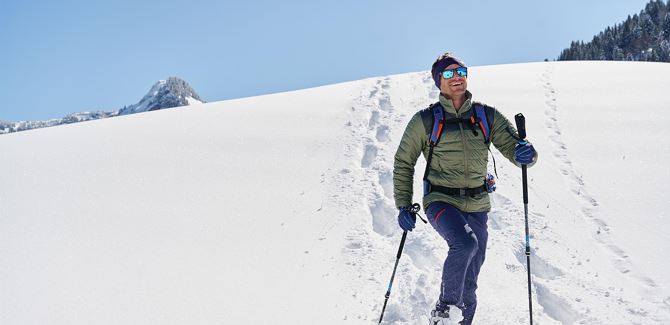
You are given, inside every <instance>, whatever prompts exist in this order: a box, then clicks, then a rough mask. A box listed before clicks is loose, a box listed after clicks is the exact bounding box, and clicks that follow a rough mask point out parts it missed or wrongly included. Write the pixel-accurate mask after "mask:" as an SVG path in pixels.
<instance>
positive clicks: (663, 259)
mask: <svg viewBox="0 0 670 325" xmlns="http://www.w3.org/2000/svg"><path fill="white" fill-rule="evenodd" d="M668 85H670V64H663V63H638V62H546V63H532V64H515V65H500V66H485V67H473V68H471V76H470V80H469V86H470V87H469V88H470V90H471V91H472V92H473V93H474V94H475V97H476V99H478V100H481V101H484V102H487V103H489V104H491V105H494V106H496V107H497V108H499V109H500V110H501V111H503V112H504V113H505V114H506V115H507V116H508V117H510V118H511V117H512V116H513V115H514V114H516V113H518V112H523V113H524V115H525V116H526V119H527V125H528V135H529V139H530V140H532V141H533V143H534V144H535V146H536V148H537V149H538V150H539V152H540V161H539V162H538V164H537V165H536V166H535V167H533V168H531V169H530V170H529V178H530V206H529V210H530V216H529V218H530V227H531V236H532V238H531V245H532V249H533V251H532V254H533V255H532V257H531V258H532V262H531V267H532V272H533V302H534V320H535V321H536V323H537V324H667V323H670V290H669V288H670V278H669V277H668V276H667V271H666V269H667V268H668V266H670V262H668V261H667V256H668V254H667V252H668V250H669V249H670V244H669V243H670V241H669V239H670V238H669V237H670V236H668V235H667V232H666V231H665V230H666V228H667V226H669V225H670V220H669V219H668V214H667V212H666V211H667V210H666V209H665V206H666V205H667V203H668V202H669V201H670V200H669V199H670V194H668V193H667V192H666V191H664V190H663V185H664V183H665V182H666V181H668V180H670V172H669V171H668V168H667V167H664V166H662V164H664V163H665V162H667V161H668V159H670V149H669V147H668V144H667V143H666V142H664V141H662V139H666V138H667V137H668V136H669V135H670V131H668V128H667V127H666V126H667V125H668V122H670V121H669V119H670V118H669V117H668V115H667V114H665V112H664V110H665V109H666V108H667V107H668V106H669V104H670V98H668V96H667V95H666V93H667V90H666V88H667V86H668ZM436 96H437V91H436V89H434V85H433V82H432V80H431V79H430V76H429V73H427V72H420V73H409V74H402V75H395V76H388V77H380V78H371V79H366V80H360V81H354V82H348V83H342V84H336V85H331V86H325V87H319V88H313V89H305V90H301V91H295V92H287V93H280V94H274V95H267V96H260V97H253V98H244V99H239V100H231V101H223V102H216V103H208V104H204V105H202V106H201V107H200V108H199V109H198V110H164V111H156V112H151V113H144V114H135V115H129V116H121V117H118V118H115V119H105V120H97V121H93V122H86V123H78V124H72V125H65V126H59V127H54V128H48V129H39V130H32V131H26V132H21V133H14V134H7V135H4V136H2V137H0V152H2V154H3V156H2V160H0V171H2V172H0V184H1V185H2V186H0V323H1V324H92V323H93V324H148V323H154V324H185V323H188V324H241V323H249V322H258V320H259V319H260V320H263V322H272V323H273V324H314V323H319V324H340V323H351V324H371V323H376V321H377V320H378V317H379V313H380V312H381V305H382V303H383V300H384V293H385V292H386V288H387V284H388V280H389V277H390V275H391V271H392V267H393V263H394V261H395V254H396V250H397V245H398V243H399V240H400V234H401V232H400V231H399V228H398V227H397V225H396V211H395V208H394V207H393V200H392V177H391V175H392V167H393V154H394V153H395V149H396V147H397V144H398V142H399V140H400V136H401V134H402V131H403V129H404V127H405V125H406V123H407V121H408V120H409V118H410V117H411V115H412V114H413V113H414V112H415V111H416V110H418V109H420V108H423V107H425V106H427V105H428V104H429V103H431V102H433V101H435V100H436ZM493 152H494V155H495V157H496V159H497V164H498V174H499V176H500V179H499V180H498V191H497V192H496V193H495V194H494V195H493V197H492V198H493V205H494V207H493V210H492V211H491V213H490V214H489V217H490V221H489V231H490V237H489V247H488V250H487V261H486V263H485V264H484V266H483V268H482V273H481V275H480V280H479V290H478V296H479V300H480V304H479V310H478V313H477V316H476V320H475V321H476V323H478V324H526V323H528V311H527V308H528V307H527V296H526V270H525V255H524V254H523V244H524V242H523V231H524V230H523V205H522V202H521V186H520V185H521V181H520V174H521V172H520V170H519V169H518V168H516V167H514V166H512V165H511V164H510V163H509V162H507V161H506V160H505V159H504V158H503V157H501V156H500V155H499V154H498V153H497V151H495V149H494V150H493ZM422 164H423V160H422V159H420V163H419V165H418V166H417V170H419V171H421V170H423V165H422ZM418 174H420V172H419V173H417V175H416V179H417V182H416V190H415V193H416V194H415V200H417V201H419V200H420V194H419V179H420V175H418ZM446 251H447V248H446V245H445V243H444V242H442V240H441V239H440V238H439V237H438V236H437V235H436V233H435V231H434V230H432V229H431V228H430V226H425V225H423V224H419V225H418V226H417V229H415V231H413V232H412V233H410V234H409V236H408V241H407V244H406V248H405V254H404V255H403V257H402V259H401V261H400V265H399V267H398V274H397V276H396V281H395V283H394V287H393V292H392V294H391V299H390V301H389V306H388V308H387V311H386V315H385V321H387V322H388V323H394V324H424V323H425V322H426V317H425V315H426V314H427V312H428V311H429V310H430V309H431V307H432V305H433V304H434V302H435V299H436V297H437V293H438V290H439V276H440V269H441V266H442V263H443V260H444V258H445V256H446Z"/></svg>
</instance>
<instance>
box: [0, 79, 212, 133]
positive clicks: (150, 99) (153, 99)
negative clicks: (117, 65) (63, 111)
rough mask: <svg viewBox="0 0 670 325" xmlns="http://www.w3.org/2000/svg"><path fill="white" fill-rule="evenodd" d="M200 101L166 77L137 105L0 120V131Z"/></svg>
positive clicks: (179, 81)
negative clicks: (52, 116)
mask: <svg viewBox="0 0 670 325" xmlns="http://www.w3.org/2000/svg"><path fill="white" fill-rule="evenodd" d="M201 103H205V101H204V100H202V99H201V98H200V96H199V95H198V94H197V93H196V92H195V90H193V88H191V86H190V85H189V84H188V83H187V82H186V81H184V80H182V79H180V78H177V77H170V78H168V79H167V80H159V81H158V82H156V83H155V84H154V85H153V87H151V90H149V92H148V93H147V94H146V95H145V96H144V97H142V99H141V100H140V101H139V102H138V103H137V104H133V105H130V106H124V107H123V108H121V109H119V110H115V111H93V112H80V113H72V114H69V115H66V116H65V117H62V118H58V119H50V120H46V121H18V122H10V121H0V134H5V133H12V132H19V131H26V130H32V129H38V128H44V127H51V126H57V125H63V124H71V123H78V122H84V121H90V120H97V119H102V118H108V117H114V116H119V115H128V114H135V113H142V112H148V111H155V110H160V109H166V108H174V107H180V106H188V105H193V104H201Z"/></svg>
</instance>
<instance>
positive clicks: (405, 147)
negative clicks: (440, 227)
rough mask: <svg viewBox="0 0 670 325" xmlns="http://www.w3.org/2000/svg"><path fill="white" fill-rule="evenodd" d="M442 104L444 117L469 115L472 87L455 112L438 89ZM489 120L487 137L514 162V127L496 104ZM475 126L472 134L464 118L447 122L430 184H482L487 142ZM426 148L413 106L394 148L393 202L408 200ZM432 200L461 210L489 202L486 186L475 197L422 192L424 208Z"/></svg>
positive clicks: (488, 206) (479, 207)
mask: <svg viewBox="0 0 670 325" xmlns="http://www.w3.org/2000/svg"><path fill="white" fill-rule="evenodd" d="M440 104H441V105H442V107H443V108H444V114H445V119H449V118H469V117H470V116H471V115H472V114H473V112H474V109H473V108H472V94H471V93H470V92H466V101H465V103H463V106H461V109H460V110H459V111H458V112H456V109H454V105H453V102H452V101H451V99H448V98H446V97H444V96H443V95H440ZM489 124H490V125H491V140H490V142H491V143H493V145H494V146H495V147H496V148H497V149H498V150H499V151H500V152H501V153H502V154H503V156H505V157H506V158H507V159H509V160H510V161H511V162H512V163H513V164H515V165H517V166H518V164H517V163H516V161H515V160H514V146H515V145H516V144H517V140H516V139H515V138H514V137H512V135H511V134H510V132H511V133H513V134H514V136H518V134H517V131H516V128H514V126H513V125H512V124H511V123H510V122H509V120H507V118H505V116H503V115H502V114H501V113H500V112H498V110H496V109H494V114H493V120H492V121H489ZM431 128H432V124H431ZM477 131H478V132H477V135H475V134H474V133H473V132H472V129H470V127H468V126H464V125H463V124H462V123H461V124H447V125H445V127H444V128H443V131H442V135H441V137H440V140H439V141H438V143H437V145H436V146H435V148H434V149H433V158H432V161H431V164H430V171H429V173H428V181H429V182H430V183H431V184H432V185H439V186H445V187H454V188H475V187H479V186H481V185H483V184H484V180H485V178H486V175H487V165H488V158H489V157H488V147H489V145H490V143H489V144H487V143H485V142H484V137H483V136H482V132H481V130H477ZM429 148H430V145H429V135H428V133H427V132H426V127H425V126H424V123H423V120H422V118H421V114H420V112H417V113H416V114H414V116H413V117H412V119H411V120H410V121H409V124H408V125H407V128H406V129H405V133H404V134H403V136H402V140H400V145H399V146H398V150H397V151H396V154H395V162H394V167H393V192H394V196H395V204H396V207H398V208H399V207H403V206H405V207H406V206H411V205H412V194H413V193H412V192H413V191H412V190H413V184H412V183H413V179H414V166H415V165H416V160H417V159H418V158H419V154H420V153H423V156H424V158H426V157H427V156H428V149H429ZM535 158H537V155H536V156H535ZM535 161H536V159H534V160H533V164H534V163H535ZM529 166H530V165H529ZM422 175H423V174H422ZM422 195H423V193H422ZM435 201H441V202H446V203H449V204H451V205H453V206H455V207H456V208H458V209H459V210H461V211H464V212H485V211H489V210H491V202H490V200H489V195H488V193H486V192H484V193H481V194H478V195H475V196H474V197H470V196H464V197H462V196H451V195H447V194H443V193H439V192H431V193H430V194H428V195H427V196H425V197H424V198H423V206H424V209H427V207H428V205H429V204H430V203H432V202H435Z"/></svg>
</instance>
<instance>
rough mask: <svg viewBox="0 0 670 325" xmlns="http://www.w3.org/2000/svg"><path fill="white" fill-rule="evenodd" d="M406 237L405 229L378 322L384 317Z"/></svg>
mask: <svg viewBox="0 0 670 325" xmlns="http://www.w3.org/2000/svg"><path fill="white" fill-rule="evenodd" d="M406 238H407V230H405V231H403V233H402V239H401V240H400V247H398V255H396V259H395V266H394V267H393V274H391V281H390V282H389V289H388V290H387V291H386V296H385V297H386V299H385V300H384V307H383V308H382V315H381V316H380V317H379V324H381V323H382V319H384V311H385V310H386V303H387V302H388V301H389V297H390V296H391V286H392V285H393V278H395V271H396V269H397V268H398V262H399V261H400V255H402V248H403V247H404V246H405V239H406Z"/></svg>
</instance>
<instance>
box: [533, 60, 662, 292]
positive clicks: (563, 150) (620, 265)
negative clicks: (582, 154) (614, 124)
mask: <svg viewBox="0 0 670 325" xmlns="http://www.w3.org/2000/svg"><path fill="white" fill-rule="evenodd" d="M552 72H553V69H552V66H551V65H548V66H547V69H545V72H544V73H543V74H542V85H543V88H544V90H545V97H546V101H545V104H546V109H545V111H544V112H545V115H546V117H547V119H546V127H547V129H548V130H549V131H550V132H551V135H550V138H551V140H552V144H553V145H554V151H553V155H554V157H556V158H557V159H558V160H559V161H560V162H561V173H562V174H563V175H564V176H566V177H567V178H568V179H569V180H570V181H571V183H572V188H571V190H572V192H573V194H574V195H575V197H576V199H577V200H578V201H580V202H582V204H581V205H582V209H581V212H582V214H583V215H584V216H585V217H586V218H587V219H588V220H590V221H591V222H592V223H593V224H594V226H595V227H597V230H596V231H595V234H594V235H593V238H594V239H595V240H596V241H597V242H598V243H600V244H601V245H602V247H603V248H604V249H605V251H607V252H608V253H609V254H610V255H612V256H613V260H612V264H613V265H614V267H615V268H616V269H617V270H618V271H619V272H621V273H623V274H628V275H630V276H631V277H632V278H634V279H635V280H637V281H639V282H640V283H641V284H642V285H644V286H647V287H650V288H656V287H658V285H657V284H656V283H655V282H654V281H653V280H652V279H651V278H649V277H648V276H646V275H644V274H643V273H641V272H640V271H639V270H634V269H633V265H632V263H631V261H630V258H629V254H628V253H626V252H625V251H624V250H623V249H622V248H621V247H619V246H618V245H616V244H615V241H614V240H612V238H611V232H610V228H609V227H608V225H607V223H606V222H605V221H604V220H603V219H602V218H600V217H598V212H597V210H598V206H599V205H600V204H599V203H598V201H597V200H596V199H595V198H594V197H593V196H592V195H591V194H589V192H588V190H587V185H586V184H585V183H584V179H583V177H582V176H580V174H579V173H578V172H577V170H576V169H575V167H574V165H573V163H572V162H571V160H570V158H569V154H568V148H567V145H566V144H565V143H564V142H563V140H562V138H561V131H560V128H559V123H558V109H559V108H558V105H557V103H556V90H555V89H554V87H553V85H552V83H551V75H552Z"/></svg>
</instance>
